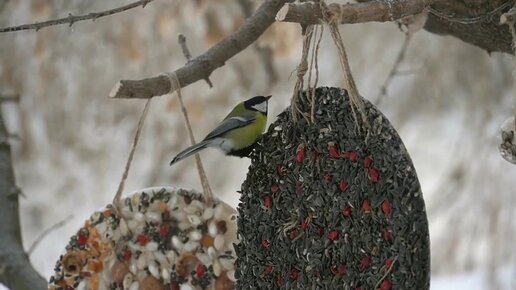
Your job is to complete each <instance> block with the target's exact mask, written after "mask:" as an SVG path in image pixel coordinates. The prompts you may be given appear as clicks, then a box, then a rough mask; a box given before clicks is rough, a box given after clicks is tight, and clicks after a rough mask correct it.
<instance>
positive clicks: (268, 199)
mask: <svg viewBox="0 0 516 290" xmlns="http://www.w3.org/2000/svg"><path fill="white" fill-rule="evenodd" d="M264 205H265V208H270V207H271V205H272V197H271V196H270V195H266V196H265V201H264Z"/></svg>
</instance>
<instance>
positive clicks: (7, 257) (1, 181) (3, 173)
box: [0, 109, 47, 290]
mask: <svg viewBox="0 0 516 290" xmlns="http://www.w3.org/2000/svg"><path fill="white" fill-rule="evenodd" d="M19 191H20V190H19V189H18V187H17V186H16V184H15V179H14V172H13V168H12V160H11V146H10V145H9V141H8V136H7V131H6V128H5V124H4V121H3V116H2V110H1V109H0V220H1V222H0V233H1V234H0V283H2V284H4V285H5V286H7V288H9V289H19V290H30V289H46V285H47V283H46V282H45V280H44V279H43V278H42V277H41V276H40V275H39V274H38V272H36V270H35V269H34V268H33V267H32V265H31V264H30V261H29V257H28V255H27V254H26V253H25V250H24V249H23V245H22V238H21V231H20V219H19V207H18V199H19V196H20V194H19Z"/></svg>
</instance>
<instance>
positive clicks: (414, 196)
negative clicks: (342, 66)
mask: <svg viewBox="0 0 516 290" xmlns="http://www.w3.org/2000/svg"><path fill="white" fill-rule="evenodd" d="M310 95H311V94H308V95H307V94H306V93H305V94H304V95H302V97H301V98H300V101H299V104H298V106H300V109H301V111H304V112H310V111H311V108H312V105H311V101H310V98H311V96H310ZM314 100H315V103H314V110H313V113H314V116H313V117H314V121H313V122H310V121H309V120H307V119H304V118H301V119H299V120H297V121H293V118H292V113H291V110H286V111H285V112H283V113H282V114H280V115H279V116H278V118H277V120H276V121H275V122H274V123H273V124H272V125H271V126H270V127H269V129H268V132H267V133H266V134H265V135H264V136H263V138H262V139H261V141H260V143H259V145H258V148H257V150H255V151H254V153H252V155H251V159H252V163H251V166H250V167H249V172H248V174H247V178H246V180H245V182H244V183H243V185H242V195H241V203H240V205H239V208H238V212H239V219H238V237H239V239H240V243H239V244H238V245H236V252H237V256H238V258H237V270H236V278H237V289H279V288H281V289H375V290H376V289H382V290H389V289H429V277H430V251H429V235H428V222H427V217H426V211H425V204H424V201H423V196H422V193H421V187H420V184H419V181H418V178H417V175H416V171H415V169H414V166H413V164H412V161H411V159H410V156H409V155H408V153H407V151H406V149H405V146H404V145H403V142H402V141H401V139H400V137H399V136H398V134H397V133H396V131H395V130H394V128H393V127H392V125H391V124H390V123H389V121H388V120H387V118H386V117H385V116H384V115H383V114H382V113H380V112H379V111H378V110H377V109H376V108H375V107H374V106H373V105H371V104H370V103H369V102H367V101H366V100H364V102H365V107H364V108H365V113H366V114H365V116H366V119H367V120H366V122H364V120H361V119H360V118H357V119H355V118H354V117H353V112H352V108H351V106H350V100H349V98H348V94H347V92H346V90H343V89H339V88H326V87H322V88H317V89H316V90H315V99H314ZM357 122H358V123H357ZM357 125H358V126H357Z"/></svg>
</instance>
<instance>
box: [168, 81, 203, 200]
mask: <svg viewBox="0 0 516 290" xmlns="http://www.w3.org/2000/svg"><path fill="white" fill-rule="evenodd" d="M163 75H164V76H166V77H167V78H168V80H169V81H170V93H172V92H174V91H176V92H177V98H178V99H179V104H180V105H181V111H182V112H183V117H184V120H185V124H186V128H187V130H188V136H189V138H190V142H191V143H192V145H195V144H196V142H195V137H194V135H193V130H192V125H191V124H190V119H189V118H188V112H187V110H186V107H185V104H184V103H183V96H182V95H181V85H180V84H179V79H178V78H177V74H176V73H175V72H170V73H164V74H163ZM195 164H196V166H197V173H198V174H199V179H200V180H201V185H202V189H203V192H204V201H205V203H206V204H207V205H208V206H209V207H211V206H212V205H213V192H212V191H211V187H210V184H209V182H208V177H207V176H206V172H205V171H204V167H203V165H202V161H201V156H200V155H199V153H197V154H195Z"/></svg>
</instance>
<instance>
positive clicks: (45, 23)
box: [0, 0, 154, 33]
mask: <svg viewBox="0 0 516 290" xmlns="http://www.w3.org/2000/svg"><path fill="white" fill-rule="evenodd" d="M152 1H154V0H139V1H136V2H133V3H131V4H127V5H125V6H121V7H118V8H114V9H110V10H106V11H101V12H92V13H89V14H85V15H79V16H74V15H72V14H71V13H69V14H68V17H64V18H59V19H55V20H48V21H43V22H36V23H32V24H23V25H19V26H11V27H3V28H0V33H2V32H14V31H20V30H33V29H34V30H36V31H38V30H40V29H41V28H43V27H48V26H53V25H60V24H68V25H69V26H72V25H73V24H74V23H75V22H79V21H83V20H89V19H93V21H95V20H96V19H98V18H101V17H104V16H108V15H113V14H116V13H120V12H124V11H127V10H129V9H133V8H136V7H139V6H141V7H142V8H145V6H146V5H147V4H148V3H149V2H152Z"/></svg>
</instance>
